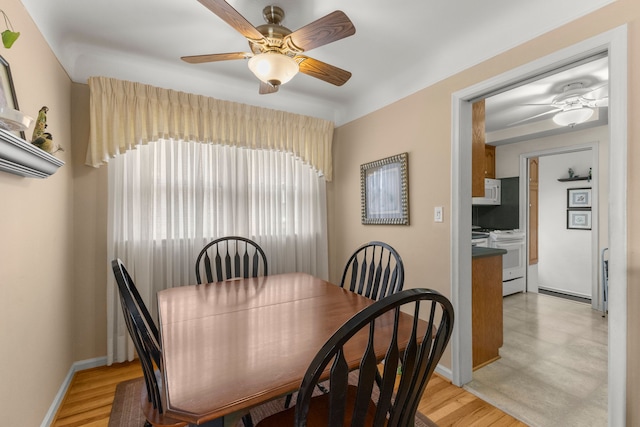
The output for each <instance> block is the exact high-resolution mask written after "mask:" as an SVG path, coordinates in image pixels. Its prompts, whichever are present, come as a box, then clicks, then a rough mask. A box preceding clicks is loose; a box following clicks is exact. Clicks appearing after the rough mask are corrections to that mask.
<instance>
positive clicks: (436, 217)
mask: <svg viewBox="0 0 640 427" xmlns="http://www.w3.org/2000/svg"><path fill="white" fill-rule="evenodd" d="M442 216H443V214H442V206H436V207H434V208H433V221H434V222H442V221H443V218H442Z"/></svg>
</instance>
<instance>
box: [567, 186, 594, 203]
mask: <svg viewBox="0 0 640 427" xmlns="http://www.w3.org/2000/svg"><path fill="white" fill-rule="evenodd" d="M590 207H591V188H567V208H590Z"/></svg>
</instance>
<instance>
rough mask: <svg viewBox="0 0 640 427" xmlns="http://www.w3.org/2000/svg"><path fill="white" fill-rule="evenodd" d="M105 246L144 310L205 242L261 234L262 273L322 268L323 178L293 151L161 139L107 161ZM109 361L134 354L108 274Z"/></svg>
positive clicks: (184, 276)
mask: <svg viewBox="0 0 640 427" xmlns="http://www.w3.org/2000/svg"><path fill="white" fill-rule="evenodd" d="M108 224H109V228H108V234H109V235H108V242H109V248H108V253H109V254H110V256H112V257H113V258H116V257H117V258H120V259H122V260H123V262H124V264H125V266H126V267H127V270H128V271H129V273H130V274H131V275H132V277H133V278H134V282H135V284H136V286H137V287H138V290H139V291H140V293H141V295H142V297H143V298H144V300H145V301H146V303H147V305H148V306H149V309H150V310H151V312H152V313H153V314H154V315H157V307H156V292H157V291H159V290H161V289H165V288H168V287H172V286H177V285H185V284H193V283H196V280H195V272H194V269H195V259H196V257H197V254H198V253H199V252H200V249H201V248H202V247H203V246H204V244H205V243H206V242H208V241H210V240H212V239H214V238H217V237H221V236H225V235H239V236H244V237H248V238H250V239H252V240H255V241H256V242H258V244H259V245H260V246H261V247H262V248H263V249H264V251H265V253H266V255H267V259H268V262H269V273H270V274H276V273H282V272H292V271H303V272H307V273H310V274H313V275H315V276H318V277H322V278H327V277H328V256H327V235H326V191H325V180H324V178H323V177H322V176H321V174H320V173H318V172H317V171H316V170H314V169H313V168H312V167H311V166H309V165H308V164H306V163H305V162H303V161H302V160H301V159H300V158H298V157H296V156H294V155H293V154H292V153H288V152H281V151H274V150H256V149H248V148H242V147H231V146H224V145H213V144H202V143H198V142H185V141H174V140H160V141H156V142H151V143H149V144H147V145H143V146H138V147H137V149H135V150H129V151H127V152H126V153H125V154H123V155H120V156H117V157H115V158H113V159H111V161H110V162H109V218H108ZM107 289H108V291H107V293H108V295H107V296H108V298H107V310H108V315H107V319H108V328H107V329H108V330H107V337H108V343H107V347H108V348H107V351H108V363H109V364H111V363H113V362H120V361H124V360H131V359H132V358H133V355H134V349H133V346H132V345H131V344H130V340H129V337H128V333H127V330H126V326H125V324H124V319H123V317H122V314H121V308H120V304H119V299H118V295H117V290H116V287H115V281H114V278H113V275H112V274H110V275H109V283H108V286H107Z"/></svg>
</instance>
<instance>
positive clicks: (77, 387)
mask: <svg viewBox="0 0 640 427" xmlns="http://www.w3.org/2000/svg"><path fill="white" fill-rule="evenodd" d="M141 376H142V371H141V369H140V365H139V364H138V363H137V362H131V363H120V364H114V365H112V366H103V367H99V368H93V369H87V370H86V371H81V372H78V373H76V374H75V376H74V377H73V380H72V382H71V386H70V387H69V390H68V391H67V395H66V396H65V398H64V401H63V403H62V405H61V407H60V409H59V410H58V413H57V414H56V419H55V421H54V422H53V424H52V427H73V426H91V427H106V426H107V425H108V423H109V413H110V412H111V403H112V402H113V396H114V394H115V390H116V385H117V384H118V383H120V382H122V381H126V380H129V379H133V378H138V377H141ZM418 410H419V411H420V412H422V413H423V414H425V415H427V416H428V417H429V418H430V419H431V420H432V421H434V422H435V423H436V424H438V425H439V426H441V427H446V426H465V427H467V426H476V427H483V426H498V427H520V426H526V425H525V424H523V423H521V422H519V421H517V420H516V419H514V418H513V417H511V416H509V415H507V414H505V413H504V412H502V411H500V410H499V409H496V408H495V407H493V406H491V405H489V404H488V403H486V402H484V401H483V400H481V399H479V398H477V397H476V396H475V395H473V394H471V393H469V392H467V391H465V390H463V389H461V388H459V387H456V386H454V385H452V384H451V382H449V381H448V380H446V379H444V378H443V377H440V376H438V375H434V377H433V378H432V379H431V381H430V382H429V385H428V386H427V390H426V391H425V393H424V396H423V397H422V402H421V403H420V406H419V408H418ZM132 427H138V426H132Z"/></svg>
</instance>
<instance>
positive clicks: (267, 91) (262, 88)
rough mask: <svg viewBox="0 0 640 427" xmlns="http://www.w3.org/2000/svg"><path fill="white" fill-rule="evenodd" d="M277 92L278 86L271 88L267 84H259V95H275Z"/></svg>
mask: <svg viewBox="0 0 640 427" xmlns="http://www.w3.org/2000/svg"><path fill="white" fill-rule="evenodd" d="M277 91H278V86H272V85H270V84H269V83H265V82H263V81H261V82H260V90H259V91H258V93H259V94H260V95H268V94H270V93H276V92H277Z"/></svg>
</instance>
